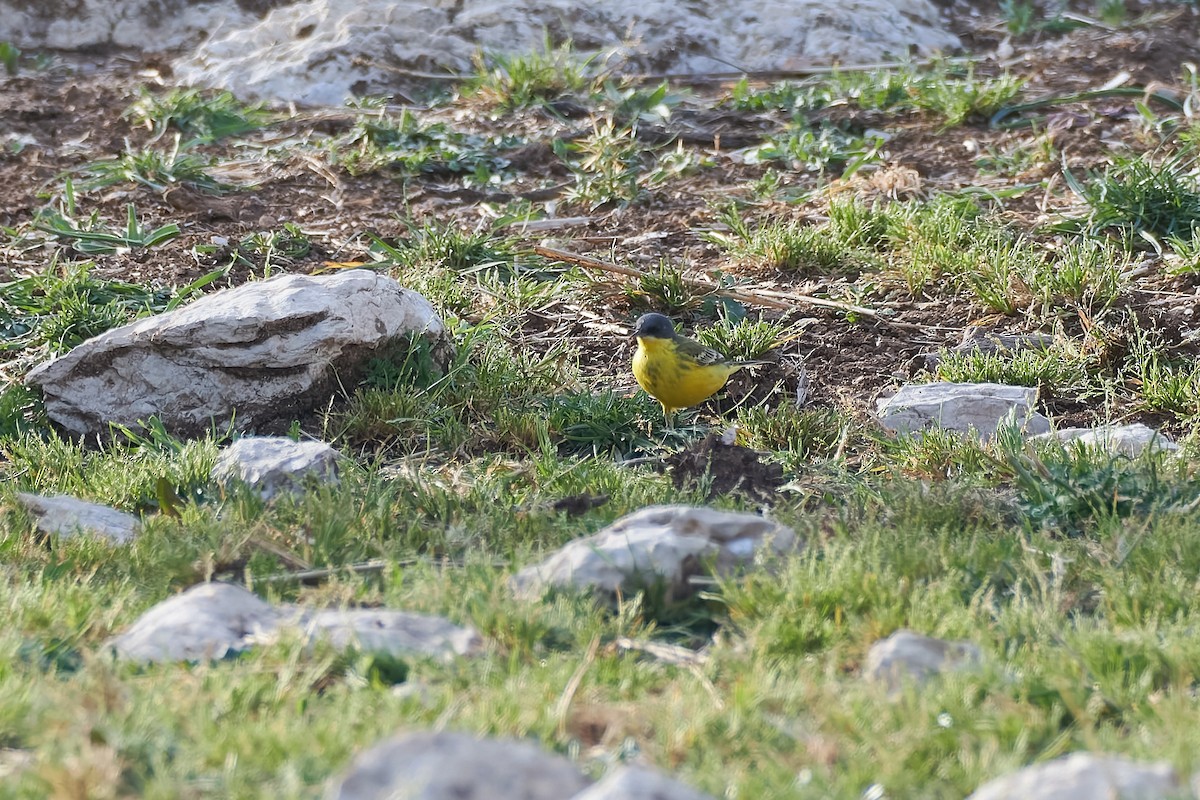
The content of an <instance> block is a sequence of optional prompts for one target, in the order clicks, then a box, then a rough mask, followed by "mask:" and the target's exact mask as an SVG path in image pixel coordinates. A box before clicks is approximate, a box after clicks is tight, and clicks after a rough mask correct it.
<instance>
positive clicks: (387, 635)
mask: <svg viewBox="0 0 1200 800" xmlns="http://www.w3.org/2000/svg"><path fill="white" fill-rule="evenodd" d="M289 633H296V634H298V635H299V636H301V637H302V638H304V639H306V640H308V641H310V642H312V641H327V642H329V643H331V644H332V645H333V646H334V647H337V648H349V647H355V648H357V649H359V650H363V651H366V652H373V653H387V654H390V655H394V656H407V655H418V656H433V657H435V658H441V659H443V660H449V659H451V658H454V657H455V656H471V655H475V654H477V653H479V652H481V651H482V649H483V640H482V638H481V637H480V635H479V633H478V632H477V631H476V630H475V629H474V628H470V627H462V626H459V625H455V624H454V623H452V622H450V621H449V620H446V619H443V618H441V617H435V616H429V615H427V614H414V613H409V612H406V611H396V610H390V609H382V608H379V609H375V608H373V609H353V608H352V609H315V610H314V609H307V608H303V607H300V606H295V605H285V606H282V607H276V606H273V605H271V604H270V603H267V602H266V601H265V600H262V599H261V598H259V597H258V596H257V595H255V594H254V593H253V592H249V591H246V590H245V589H243V588H241V587H240V586H234V585H232V584H227V583H203V584H200V585H198V586H193V587H192V588H191V589H188V590H187V591H185V592H182V593H180V594H177V595H175V596H174V597H171V598H169V599H167V600H164V601H163V602H161V603H159V604H158V605H156V606H154V607H153V608H151V609H150V610H149V611H147V612H146V613H145V614H143V615H142V616H141V617H140V618H139V619H138V620H137V621H136V622H135V623H134V624H133V625H132V626H130V628H129V630H127V631H126V632H125V633H123V634H121V635H119V636H116V637H113V638H112V639H111V640H110V641H109V646H110V647H112V648H113V649H114V650H115V651H116V653H117V655H118V656H120V657H122V658H127V659H131V660H134V661H141V662H152V661H201V660H210V659H218V658H224V657H225V656H226V655H228V654H230V653H236V652H239V651H242V650H246V649H249V648H251V647H254V646H256V645H264V644H271V643H273V642H276V641H278V640H279V638H280V637H281V636H285V635H287V634H289Z"/></svg>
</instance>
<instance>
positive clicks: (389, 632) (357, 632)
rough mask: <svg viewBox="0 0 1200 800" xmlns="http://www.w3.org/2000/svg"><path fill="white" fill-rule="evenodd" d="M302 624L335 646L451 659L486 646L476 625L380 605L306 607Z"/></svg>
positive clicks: (301, 619)
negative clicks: (346, 607)
mask: <svg viewBox="0 0 1200 800" xmlns="http://www.w3.org/2000/svg"><path fill="white" fill-rule="evenodd" d="M299 624H300V627H301V629H302V630H303V631H304V632H305V634H306V635H307V636H308V637H310V638H311V639H320V640H324V641H329V642H331V643H332V644H333V645H334V646H335V647H355V648H357V649H359V650H367V651H370V652H373V653H387V654H389V655H393V656H405V655H412V654H418V655H426V656H434V657H437V658H442V659H446V660H449V659H452V658H454V657H455V656H470V655H475V654H476V653H479V652H480V651H481V650H482V649H483V639H482V637H480V635H479V633H478V632H477V631H476V630H475V629H474V628H464V627H460V626H458V625H455V624H454V623H453V622H451V621H450V620H448V619H444V618H442V617H434V616H429V615H428V614H414V613H411V612H408V611H388V610H386V609H377V608H350V609H326V610H321V611H304V612H302V614H301V616H300V621H299Z"/></svg>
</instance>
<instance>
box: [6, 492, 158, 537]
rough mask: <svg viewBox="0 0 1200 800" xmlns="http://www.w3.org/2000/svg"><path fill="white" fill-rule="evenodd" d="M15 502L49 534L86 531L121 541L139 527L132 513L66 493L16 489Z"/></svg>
mask: <svg viewBox="0 0 1200 800" xmlns="http://www.w3.org/2000/svg"><path fill="white" fill-rule="evenodd" d="M17 502H18V503H20V504H21V505H22V506H23V507H24V508H25V510H27V511H28V512H29V513H30V514H32V515H33V516H34V517H36V518H37V528H38V530H39V531H42V532H43V533H48V534H50V535H56V536H63V537H71V536H78V535H79V534H86V535H91V536H99V537H101V538H104V539H108V540H109V541H111V542H113V543H114V544H124V543H125V542H128V541H130V540H131V539H133V538H134V537H135V536H137V534H138V532H139V531H140V530H141V528H142V523H141V521H140V520H138V518H137V517H135V516H133V515H132V514H126V513H125V512H124V511H118V510H116V509H115V508H110V507H109V506H102V505H99V504H97V503H88V502H86V501H84V500H79V499H77V498H74V497H69V496H67V495H62V494H60V495H54V496H53V497H44V496H42V495H39V494H27V493H25V492H18V493H17Z"/></svg>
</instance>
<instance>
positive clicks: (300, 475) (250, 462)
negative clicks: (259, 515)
mask: <svg viewBox="0 0 1200 800" xmlns="http://www.w3.org/2000/svg"><path fill="white" fill-rule="evenodd" d="M337 459H338V452H337V451H336V450H334V449H333V448H332V447H330V446H329V445H327V444H326V443H325V442H312V441H308V442H294V441H292V440H291V439H289V438H287V437H285V436H244V437H242V438H241V439H238V440H237V441H236V442H234V443H233V444H231V445H229V447H226V448H225V449H224V450H222V451H221V455H220V456H219V457H218V458H217V463H216V465H215V466H214V467H213V470H212V477H213V480H215V481H217V482H218V483H229V482H231V481H235V480H240V481H242V482H244V483H247V484H249V485H250V486H253V487H254V488H256V489H257V490H258V492H259V494H261V495H262V497H263V499H266V500H270V499H271V498H272V497H274V496H275V495H277V494H279V493H280V492H291V491H298V490H301V489H302V488H303V486H304V483H305V482H306V481H319V482H323V483H336V482H337Z"/></svg>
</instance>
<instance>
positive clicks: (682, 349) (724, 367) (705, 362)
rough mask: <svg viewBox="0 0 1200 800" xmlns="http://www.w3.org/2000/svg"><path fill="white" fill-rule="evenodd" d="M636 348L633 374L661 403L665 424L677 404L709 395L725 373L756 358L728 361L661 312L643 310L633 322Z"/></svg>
mask: <svg viewBox="0 0 1200 800" xmlns="http://www.w3.org/2000/svg"><path fill="white" fill-rule="evenodd" d="M633 335H634V336H635V337H636V338H637V352H636V353H634V354H633V377H635V378H637V382H638V384H639V385H640V386H641V387H642V388H643V389H645V390H646V393H647V394H649V395H650V396H651V397H653V398H654V399H655V400H657V401H658V402H659V404H660V405H662V408H663V416H664V417H665V418H666V421H667V424H668V425H669V424H670V423H671V415H672V414H674V413H675V412H676V411H678V410H679V409H681V408H690V407H691V406H694V405H696V404H697V403H702V402H704V401H705V400H707V399H708V398H710V397H712V396H713V395H714V394H716V392H717V391H718V390H719V389H720V388H721V387H722V386H724V385H725V382H726V381H727V380H729V376H730V375H732V374H733V373H735V372H737V371H738V370H739V369H741V368H742V367H744V366H746V365H748V364H758V363H762V362H758V361H730V360H729V359H727V358H726V357H725V356H723V355H721V354H720V353H718V352H717V351H716V350H713V349H712V348H711V347H705V346H704V345H702V344H700V343H699V342H697V341H695V340H693V339H689V338H687V337H686V336H681V335H680V334H678V333H676V332H675V326H674V325H673V324H672V323H671V320H670V319H669V318H668V317H665V316H663V315H662V314H644V315H642V316H641V317H640V318H639V319H638V321H637V325H635V326H634V329H633Z"/></svg>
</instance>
